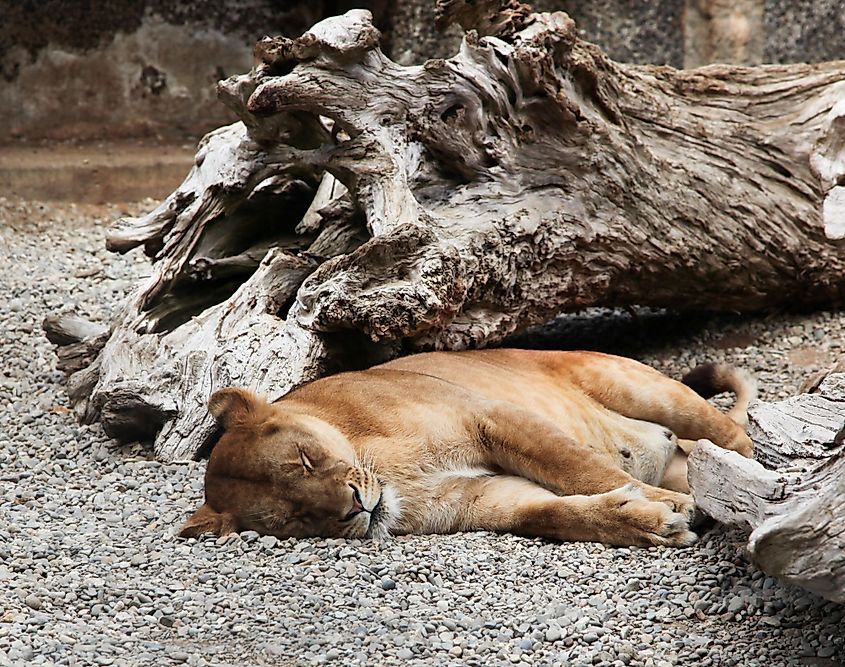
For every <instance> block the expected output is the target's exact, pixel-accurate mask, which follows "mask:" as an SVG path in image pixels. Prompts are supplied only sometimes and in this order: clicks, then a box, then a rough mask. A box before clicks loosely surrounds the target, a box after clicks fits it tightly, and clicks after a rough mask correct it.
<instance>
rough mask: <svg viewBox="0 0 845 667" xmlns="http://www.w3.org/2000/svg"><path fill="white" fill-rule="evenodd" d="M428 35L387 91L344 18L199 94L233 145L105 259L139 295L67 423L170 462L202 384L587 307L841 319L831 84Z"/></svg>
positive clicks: (498, 11)
mask: <svg viewBox="0 0 845 667" xmlns="http://www.w3.org/2000/svg"><path fill="white" fill-rule="evenodd" d="M450 20H458V21H460V22H461V23H462V24H463V26H464V27H465V28H467V29H468V32H467V33H466V36H465V39H464V41H463V44H462V46H461V49H460V52H459V53H458V54H457V55H455V56H454V57H453V58H450V59H448V60H443V59H436V60H430V61H428V62H426V63H425V64H424V65H421V66H413V67H402V66H399V65H397V64H396V63H394V62H392V61H391V60H389V59H388V58H387V57H386V56H385V55H384V54H383V53H382V52H381V51H380V49H379V33H378V31H377V30H376V29H375V28H374V27H373V25H372V22H371V20H370V16H369V14H368V12H366V11H363V10H353V11H350V12H348V13H346V14H344V15H343V16H338V17H335V18H331V19H327V20H325V21H322V22H320V23H318V24H316V25H315V26H314V27H313V28H312V29H311V30H310V31H309V32H307V33H305V34H304V35H303V36H302V37H300V38H298V39H295V40H291V39H286V38H274V39H265V40H263V41H262V42H260V43H259V44H258V45H257V46H256V58H257V62H258V64H257V65H256V66H255V67H254V68H253V70H252V71H251V72H249V73H248V74H245V75H242V76H236V77H232V78H230V79H227V80H226V81H223V82H221V83H220V84H219V95H220V98H221V100H222V101H223V102H224V103H225V104H227V105H228V106H229V107H230V108H232V109H233V110H234V111H235V112H236V113H237V114H238V115H239V117H240V118H241V122H239V123H236V124H234V125H231V126H229V127H224V128H221V129H219V130H217V131H215V132H213V133H211V134H209V135H208V136H207V137H206V138H205V139H204V140H203V141H202V142H201V144H200V147H199V150H198V153H197V158H196V166H195V167H194V169H193V170H192V171H191V173H190V174H189V175H188V177H187V178H186V180H185V182H184V183H183V184H182V185H181V186H180V187H179V189H178V190H177V191H175V192H174V193H173V194H172V195H171V196H170V197H169V198H168V199H167V200H166V201H164V202H163V203H162V205H161V206H159V207H158V208H157V209H156V210H155V211H153V212H152V213H150V214H149V215H147V216H144V217H142V218H138V219H130V220H125V221H123V222H122V223H121V224H120V225H118V227H117V228H115V229H114V230H113V231H112V232H111V234H110V235H109V239H108V243H109V247H110V248H112V249H114V250H116V251H119V252H125V251H127V250H129V249H131V248H133V247H136V246H143V247H144V249H145V251H146V252H147V253H148V254H149V255H150V256H151V257H152V258H153V270H152V275H151V276H150V278H149V279H148V280H146V281H145V282H144V283H143V284H141V285H139V287H138V289H137V290H136V291H135V292H134V294H132V296H131V297H130V298H129V299H128V300H127V302H126V305H125V307H124V308H123V311H122V312H121V314H120V315H119V317H118V318H117V319H116V320H115V321H114V322H113V323H112V327H111V330H110V335H108V336H107V337H106V338H105V341H104V344H103V347H102V350H101V351H100V354H99V356H98V357H97V358H96V360H95V361H94V362H93V363H92V364H91V365H89V366H88V367H87V368H84V369H81V370H77V371H76V372H75V373H74V374H73V375H72V376H71V385H72V390H74V398H75V400H76V401H77V403H76V409H77V412H78V413H79V414H80V416H81V417H82V418H83V419H85V420H96V419H99V420H101V421H102V422H103V424H104V426H105V427H106V429H107V430H108V431H109V432H110V433H112V434H114V435H116V436H119V437H122V438H136V437H141V436H152V435H155V437H156V450H157V453H158V455H159V456H160V457H161V458H163V459H168V460H171V459H183V458H188V457H191V456H195V455H196V454H197V453H198V452H199V451H200V450H201V449H202V448H203V447H204V446H205V445H207V444H208V443H209V442H210V440H211V439H212V437H213V424H212V421H211V419H210V418H209V417H208V416H207V414H206V411H205V401H206V398H207V396H208V395H209V393H210V392H211V391H212V390H214V389H217V388H220V387H222V386H225V385H227V384H239V385H244V386H249V387H251V388H253V389H256V390H258V391H263V392H266V393H268V394H269V395H270V396H271V397H277V396H280V395H282V394H284V393H285V392H287V391H288V390H290V389H291V388H292V387H294V386H296V385H297V384H299V383H301V382H304V381H307V380H310V379H313V378H315V377H317V376H319V375H322V374H324V373H326V372H328V371H330V370H338V369H342V368H349V367H353V366H356V365H364V364H367V363H371V362H372V361H374V360H377V359H380V358H385V357H387V356H391V355H395V354H398V353H401V352H404V351H411V350H415V349H420V348H426V347H436V348H450V349H462V348H467V347H477V346H484V345H489V344H493V343H496V342H498V341H500V340H501V339H503V338H504V337H505V336H507V335H508V334H510V333H512V332H514V331H517V330H519V329H521V328H523V327H525V326H528V325H531V324H535V323H538V322H542V321H545V320H547V319H549V318H550V317H552V316H554V315H556V314H558V313H560V312H562V311H567V310H576V309H580V308H583V307H585V306H593V305H608V306H623V305H629V304H641V305H650V306H671V307H680V308H705V309H722V310H739V311H753V310H759V309H761V308H767V307H772V306H801V307H810V306H813V305H817V304H831V303H834V304H838V303H841V302H842V301H843V294H845V271H843V269H845V254H843V243H845V241H843V240H842V239H843V237H845V225H843V223H842V219H841V212H840V205H839V203H838V202H839V201H840V199H841V195H840V194H839V192H840V191H842V190H845V186H843V185H842V183H843V182H845V149H843V146H845V107H844V106H843V103H842V102H840V100H842V98H843V97H845V63H828V64H822V65H794V66H770V67H758V68H737V67H727V66H711V67H708V68H703V69H699V70H693V71H678V70H674V69H671V68H667V67H643V66H630V65H621V64H618V63H614V62H612V61H610V60H609V59H608V58H607V57H606V56H604V55H603V54H602V52H601V51H600V50H599V49H597V48H596V47H594V46H593V45H591V44H589V43H586V42H584V41H582V40H581V39H579V37H578V34H577V30H576V29H575V26H574V24H573V22H572V21H571V20H570V19H569V17H568V16H566V15H565V14H562V13H553V14H531V13H530V12H529V11H528V10H527V8H525V7H524V6H523V5H520V4H519V3H517V2H513V1H512V0H501V1H500V2H488V3H484V2H475V3H466V2H459V1H457V0H450V1H448V2H443V3H442V5H441V7H440V21H441V22H443V23H448V22H449V21H450ZM475 28H479V29H480V31H481V34H482V35H486V36H479V34H480V33H479V32H477V31H476V30H475ZM98 340H99V339H98Z"/></svg>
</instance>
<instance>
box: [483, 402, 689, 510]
mask: <svg viewBox="0 0 845 667" xmlns="http://www.w3.org/2000/svg"><path fill="white" fill-rule="evenodd" d="M478 428H479V432H480V435H481V440H482V444H483V445H484V446H485V447H486V450H487V451H486V455H487V457H488V461H487V463H488V464H490V465H493V466H495V467H498V468H500V469H501V470H504V471H505V472H507V473H511V474H514V475H518V476H520V477H525V478H527V479H530V480H532V481H534V482H536V483H538V484H540V485H541V486H543V487H545V488H547V489H549V490H551V491H553V492H555V493H556V494H559V495H562V496H569V495H592V494H598V493H606V492H609V491H613V490H615V489H620V488H621V487H624V486H626V485H633V486H634V487H636V488H638V489H639V491H640V493H641V494H642V495H643V496H644V497H645V498H646V499H648V500H652V501H656V502H660V503H663V504H665V505H667V506H668V507H669V508H670V509H672V510H673V511H676V512H680V513H682V514H683V515H684V516H686V517H687V519H690V520H691V519H692V517H693V515H694V512H695V505H694V503H693V500H692V498H691V497H690V496H689V495H687V494H685V493H678V492H676V491H671V490H669V489H662V488H659V487H656V486H651V485H649V484H646V483H644V482H643V481H641V480H638V479H636V478H634V477H632V476H631V475H630V474H629V473H627V472H625V471H624V470H622V468H620V467H619V466H618V465H616V463H615V462H614V461H613V460H612V459H611V458H610V456H609V455H607V454H604V453H602V452H601V451H600V450H597V449H593V448H591V447H589V446H588V445H586V444H582V443H578V442H576V441H574V440H573V439H572V438H570V437H569V436H568V435H567V434H566V433H565V432H563V431H562V430H561V429H560V428H558V427H557V425H556V424H554V423H553V422H551V421H549V420H547V419H544V418H542V417H539V416H537V415H536V414H535V413H533V412H530V411H528V410H525V409H524V408H521V407H519V406H517V405H514V404H512V403H507V402H504V401H502V402H495V403H493V402H491V403H490V404H489V406H488V407H487V410H486V411H485V412H484V414H483V415H480V416H479V424H478Z"/></svg>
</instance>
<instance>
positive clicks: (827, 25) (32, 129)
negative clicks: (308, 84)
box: [0, 0, 845, 143]
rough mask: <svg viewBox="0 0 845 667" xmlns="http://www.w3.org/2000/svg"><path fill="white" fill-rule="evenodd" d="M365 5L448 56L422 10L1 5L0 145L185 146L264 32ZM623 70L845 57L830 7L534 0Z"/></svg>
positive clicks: (338, 2) (405, 43)
mask: <svg viewBox="0 0 845 667" xmlns="http://www.w3.org/2000/svg"><path fill="white" fill-rule="evenodd" d="M352 6H365V7H367V8H369V9H370V10H371V11H372V12H373V14H374V16H375V20H376V21H375V22H376V24H377V25H378V26H379V27H380V29H381V30H382V31H383V33H384V43H385V51H386V52H388V53H389V54H390V55H391V56H392V57H393V58H394V59H395V60H397V61H398V62H400V63H403V64H411V63H418V62H422V61H424V60H425V59H427V58H429V57H436V56H439V57H448V56H450V55H452V54H453V53H455V50H456V49H457V46H458V44H459V42H460V32H459V31H458V30H456V29H451V30H448V31H446V32H445V33H443V34H441V33H437V32H436V31H435V29H434V21H433V19H434V0H394V1H393V2H388V0H364V1H359V2H352V1H350V0H311V1H309V2H276V1H274V0H232V1H231V2H226V3H219V2H214V1H213V0H182V1H181V2H172V1H167V0H111V1H110V2H108V3H105V2H101V3H97V2H91V1H85V0H39V1H38V2H23V1H21V0H0V17H2V20H0V117H2V118H4V119H5V120H6V122H5V123H4V124H3V125H2V127H0V143H4V142H7V141H9V140H13V139H16V138H24V139H80V138H81V139H93V138H108V139H114V138H117V137H134V136H143V135H159V136H163V137H165V138H169V137H179V136H196V135H199V134H202V133H203V132H205V131H206V130H208V129H210V128H212V127H215V126H217V125H219V124H221V123H224V122H228V121H229V120H231V118H230V116H229V114H228V112H227V111H226V110H225V109H224V108H223V106H222V105H220V104H218V103H217V102H216V99H215V93H214V83H215V82H216V81H217V80H218V79H220V78H222V77H225V76H228V75H229V74H232V73H235V72H242V71H245V70H246V69H248V68H249V67H250V65H251V62H252V56H251V50H252V45H253V43H254V42H255V41H256V40H257V39H258V38H260V37H262V36H263V35H265V34H286V35H298V34H300V33H301V32H302V31H303V30H305V29H307V28H308V27H309V26H310V25H311V24H312V23H314V22H315V21H317V20H319V19H320V18H322V17H324V16H327V15H330V14H335V13H339V12H343V11H346V10H347V9H348V8H350V7H352ZM534 6H535V7H536V8H537V9H541V10H556V9H559V10H563V11H566V12H568V13H569V14H570V15H571V16H572V17H573V18H574V19H575V20H576V21H577V22H578V25H579V27H580V28H581V30H582V31H583V33H584V35H585V36H586V38H587V39H589V40H591V41H594V42H596V43H597V44H599V45H600V46H601V47H602V48H604V49H605V50H606V51H607V52H608V53H609V54H610V55H611V56H612V57H613V58H615V59H617V60H622V61H627V62H638V63H656V64H667V65H672V66H674V67H696V66H699V65H703V64H706V63H709V62H716V61H720V62H733V63H741V64H756V63H760V62H783V63H785V62H798V61H811V62H815V61H822V60H835V59H839V58H845V9H843V6H842V2H841V0H593V1H592V2H583V0H536V1H535V3H534Z"/></svg>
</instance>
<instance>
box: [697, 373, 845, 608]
mask: <svg viewBox="0 0 845 667" xmlns="http://www.w3.org/2000/svg"><path fill="white" fill-rule="evenodd" d="M749 417H750V420H751V431H750V433H751V436H752V438H753V440H754V445H755V459H756V460H751V459H745V458H743V457H741V456H739V455H737V454H734V453H733V452H727V451H725V450H723V449H720V448H719V447H716V446H715V445H713V444H712V443H709V442H707V441H702V442H700V443H699V444H698V446H697V447H696V448H695V450H694V451H693V453H692V454H691V455H690V458H689V464H688V466H689V482H690V488H691V490H692V493H693V496H694V498H695V501H696V504H697V505H698V506H699V507H700V508H701V509H702V510H703V511H704V512H706V513H707V514H709V515H710V516H712V517H714V518H716V519H717V520H719V521H722V522H724V523H731V524H739V525H744V526H747V527H748V528H750V529H751V534H750V536H749V540H748V552H749V554H750V556H751V558H752V559H753V560H754V561H755V562H756V563H757V564H758V565H759V566H760V568H761V569H763V570H764V571H766V572H768V573H769V574H772V575H774V576H777V577H780V578H781V579H783V580H785V581H788V582H790V583H793V584H797V585H799V586H802V587H804V588H806V589H808V590H811V591H813V592H815V593H817V594H819V595H823V596H824V597H827V598H829V599H831V600H836V601H838V602H845V445H843V434H844V433H845V374H835V375H831V376H829V377H828V378H826V379H825V380H824V381H823V382H822V383H821V384H820V385H819V387H818V393H815V394H804V395H801V396H796V397H793V398H789V399H787V400H784V401H779V402H777V403H762V402H758V403H756V404H754V405H753V406H752V408H751V409H750V411H749Z"/></svg>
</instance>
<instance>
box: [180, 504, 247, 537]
mask: <svg viewBox="0 0 845 667" xmlns="http://www.w3.org/2000/svg"><path fill="white" fill-rule="evenodd" d="M236 532H238V526H237V522H236V521H235V517H234V516H233V515H232V514H230V513H229V512H215V511H214V510H213V509H211V507H209V505H208V503H203V505H202V507H200V508H199V509H198V510H197V511H196V512H194V514H193V516H192V517H191V518H190V519H188V520H187V521H186V522H185V525H184V526H182V528H181V529H180V530H179V537H199V536H200V535H203V534H205V533H214V534H215V535H228V534H229V533H236Z"/></svg>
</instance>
